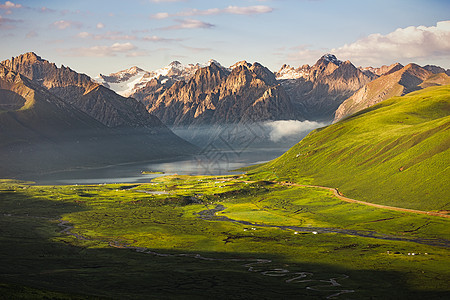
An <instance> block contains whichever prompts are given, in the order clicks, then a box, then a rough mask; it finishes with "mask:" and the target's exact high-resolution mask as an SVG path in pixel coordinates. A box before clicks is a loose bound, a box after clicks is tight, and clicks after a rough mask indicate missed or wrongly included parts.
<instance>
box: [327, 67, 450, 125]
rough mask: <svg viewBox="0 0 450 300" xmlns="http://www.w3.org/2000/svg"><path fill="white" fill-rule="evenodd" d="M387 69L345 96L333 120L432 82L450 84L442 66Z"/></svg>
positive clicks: (426, 85)
mask: <svg viewBox="0 0 450 300" xmlns="http://www.w3.org/2000/svg"><path fill="white" fill-rule="evenodd" d="M385 70H386V72H385V73H384V74H383V75H382V76H380V77H378V78H377V79H375V80H373V81H371V82H370V83H368V84H366V85H365V86H363V87H362V88H361V89H359V90H358V91H357V92H355V93H354V94H353V95H352V96H351V97H349V98H348V99H346V100H345V101H344V102H343V103H342V104H341V105H340V106H339V108H338V109H337V110H336V113H335V118H334V121H333V122H337V121H339V120H341V119H343V118H345V117H346V116H349V115H351V114H354V113H356V112H358V111H361V110H363V109H365V108H368V107H370V106H372V105H375V104H377V103H379V102H381V101H383V100H386V99H389V98H391V97H394V96H403V95H405V94H407V93H410V92H413V91H416V90H419V89H422V88H425V87H428V86H433V85H446V84H450V77H449V76H448V75H447V74H446V73H444V72H442V70H443V69H442V68H439V67H430V66H425V67H421V66H419V65H416V64H408V65H406V66H404V67H403V66H402V65H400V64H396V65H395V66H394V67H391V68H386V69H385Z"/></svg>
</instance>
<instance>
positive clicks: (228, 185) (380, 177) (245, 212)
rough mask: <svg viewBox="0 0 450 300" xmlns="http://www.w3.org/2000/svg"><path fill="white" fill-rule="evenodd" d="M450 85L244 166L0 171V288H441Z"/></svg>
mask: <svg viewBox="0 0 450 300" xmlns="http://www.w3.org/2000/svg"><path fill="white" fill-rule="evenodd" d="M449 95H450V86H445V87H431V88H427V89H425V90H423V91H420V92H414V93H411V94H408V95H406V96H403V97H396V98H392V99H390V100H387V101H384V102H382V103H380V104H378V105H376V106H374V107H371V108H369V109H367V110H365V111H363V112H360V113H358V114H356V115H353V116H351V117H349V118H347V119H345V120H343V121H341V122H339V123H336V124H333V125H330V126H328V127H326V128H322V129H319V130H315V131H314V132H312V133H311V134H310V135H308V136H307V137H306V138H305V139H303V140H302V141H301V142H300V143H298V144H297V145H295V146H294V147H293V148H292V149H291V150H289V151H288V152H287V153H286V154H284V155H283V156H281V157H279V158H277V159H275V160H273V161H271V162H269V163H266V164H264V165H259V166H256V167H249V168H246V169H245V170H244V171H246V173H245V174H242V175H229V176H182V175H170V176H163V177H158V178H156V179H153V180H152V181H151V182H149V183H144V184H107V185H105V184H104V185H66V186H39V185H35V184H33V183H30V182H21V181H16V180H7V179H5V180H1V181H0V245H1V246H0V298H2V299H111V298H113V299H206V298H212V297H214V298H217V299H304V298H306V299H407V298H408V299H446V298H448V297H449V295H450V287H449V279H450V256H449V247H450V226H449V225H450V222H449V218H445V217H439V216H431V215H426V214H415V213H409V212H400V211H392V210H388V209H381V208H375V207H371V206H367V205H363V204H356V203H348V202H344V201H342V200H340V199H338V198H337V197H335V196H334V195H333V194H332V192H330V191H327V190H323V189H321V188H317V187H302V186H296V185H286V184H283V182H286V181H289V182H294V183H297V184H305V185H309V184H310V185H321V186H328V187H333V188H338V189H339V191H340V192H342V193H343V194H344V195H345V196H348V197H351V198H353V199H358V200H364V201H367V202H373V203H379V204H384V205H390V206H396V207H402V208H413V209H418V210H424V211H435V212H441V213H446V211H448V210H450V206H449V205H450V204H449V197H448V195H449V194H450V193H449V192H450V191H449V186H448V183H447V182H448V179H449V178H450V176H449V175H450V174H449V168H448V166H449V162H450V161H449V150H448V149H449V143H450V135H449V133H448V129H449V125H450V117H449V110H450V105H449V103H450V96H449Z"/></svg>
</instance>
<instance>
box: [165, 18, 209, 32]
mask: <svg viewBox="0 0 450 300" xmlns="http://www.w3.org/2000/svg"><path fill="white" fill-rule="evenodd" d="M175 22H177V23H178V24H177V25H172V26H168V27H164V28H162V29H166V30H176V29H195V28H212V27H214V25H213V24H211V23H206V22H202V21H199V20H194V19H186V20H175Z"/></svg>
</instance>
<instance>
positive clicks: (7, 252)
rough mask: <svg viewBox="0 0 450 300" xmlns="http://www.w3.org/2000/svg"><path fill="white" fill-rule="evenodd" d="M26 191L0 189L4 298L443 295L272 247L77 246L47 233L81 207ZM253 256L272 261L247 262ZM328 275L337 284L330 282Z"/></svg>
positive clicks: (395, 276) (401, 277)
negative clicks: (291, 258)
mask: <svg viewBox="0 0 450 300" xmlns="http://www.w3.org/2000/svg"><path fill="white" fill-rule="evenodd" d="M27 197H28V198H26V199H25V198H24V195H21V192H18V191H17V192H3V193H0V295H1V296H0V298H4V299H19V298H25V299H39V298H47V299H48V298H53V299H61V298H65V297H67V298H78V297H79V298H89V297H92V298H103V297H104V298H118V299H207V298H216V299H293V298H296V299H298V298H306V299H316V298H317V299H324V298H326V297H329V296H331V295H333V294H336V293H338V292H339V291H342V290H347V291H349V290H355V292H354V293H343V294H341V295H338V296H336V297H335V299H404V298H409V299H439V298H445V297H446V296H448V294H446V293H445V292H422V291H417V290H412V289H409V288H408V287H407V286H406V277H405V276H406V274H403V273H398V272H387V271H373V270H350V269H346V268H342V267H337V266H333V265H326V264H316V263H311V264H291V263H285V262H283V261H285V260H284V259H283V257H281V256H279V255H276V254H274V255H271V256H268V255H267V254H258V253H234V254H233V253H231V254H230V253H219V252H195V253H193V252H189V251H183V252H178V251H170V253H171V254H172V255H171V256H167V257H164V256H158V255H155V254H146V253H139V252H136V251H134V250H132V249H116V248H85V247H77V246H73V245H70V244H65V243H63V242H58V241H55V238H57V237H59V236H61V233H60V232H61V227H59V226H58V222H57V221H52V219H53V220H55V219H56V216H58V215H60V214H63V213H67V212H76V211H82V210H84V208H83V207H82V206H79V205H78V204H76V203H68V202H66V203H60V202H53V201H50V200H45V199H43V198H38V197H31V198H30V197H29V196H27ZM148 250H150V251H154V252H157V253H167V252H164V250H158V249H148ZM181 254H186V255H188V256H189V257H186V256H180V255H181ZM199 256H201V257H204V258H216V260H204V259H199V258H198V257H199ZM196 257H197V258H196ZM217 258H219V260H217ZM256 258H259V259H269V260H272V262H270V263H269V262H267V263H264V264H253V265H249V263H252V262H255V261H254V259H256ZM233 259H239V260H233ZM241 259H245V260H247V261H242V260H241ZM250 267H253V271H249V269H250ZM282 270H287V272H286V271H282ZM302 272H303V275H304V276H303V275H300V274H302ZM296 276H297V277H299V278H297V279H296V280H292V281H291V282H286V281H288V280H289V279H293V278H294V277H296ZM302 276H303V277H302ZM345 276H349V277H348V278H345ZM332 278H334V279H335V281H336V282H338V283H339V284H340V285H341V286H332V284H331V279H332ZM305 280H307V281H305ZM301 281H305V282H301ZM319 286H321V287H319ZM308 287H309V288H308ZM315 289H320V290H321V291H317V290H315Z"/></svg>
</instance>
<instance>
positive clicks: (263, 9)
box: [152, 5, 273, 19]
mask: <svg viewBox="0 0 450 300" xmlns="http://www.w3.org/2000/svg"><path fill="white" fill-rule="evenodd" d="M272 11H273V8H271V7H269V6H265V5H255V6H231V5H230V6H228V7H226V8H209V9H204V10H201V9H195V8H194V9H190V10H186V11H181V12H178V13H174V14H169V13H166V12H160V13H157V14H154V15H153V16H152V18H154V19H166V18H170V17H192V16H211V15H218V14H232V15H254V14H265V13H270V12H272Z"/></svg>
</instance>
